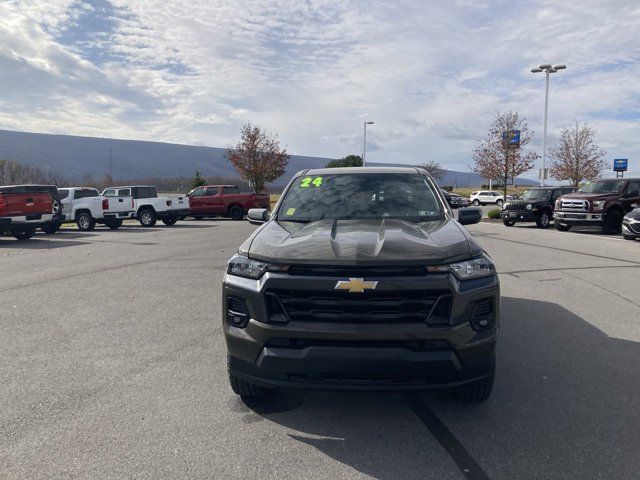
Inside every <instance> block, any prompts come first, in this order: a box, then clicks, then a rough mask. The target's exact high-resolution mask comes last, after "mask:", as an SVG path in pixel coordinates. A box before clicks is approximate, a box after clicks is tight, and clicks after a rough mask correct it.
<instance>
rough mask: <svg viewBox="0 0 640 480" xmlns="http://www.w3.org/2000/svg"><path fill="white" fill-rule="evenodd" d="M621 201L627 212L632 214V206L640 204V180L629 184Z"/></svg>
mask: <svg viewBox="0 0 640 480" xmlns="http://www.w3.org/2000/svg"><path fill="white" fill-rule="evenodd" d="M621 201H622V205H624V211H625V212H630V211H631V210H632V209H633V207H632V206H631V205H635V204H637V203H640V180H631V181H630V182H629V184H628V185H627V190H626V191H625V193H624V195H623V196H622V199H621Z"/></svg>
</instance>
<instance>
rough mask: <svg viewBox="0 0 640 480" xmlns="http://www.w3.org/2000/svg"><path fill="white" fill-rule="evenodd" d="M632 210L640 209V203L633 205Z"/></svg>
mask: <svg viewBox="0 0 640 480" xmlns="http://www.w3.org/2000/svg"><path fill="white" fill-rule="evenodd" d="M631 208H640V203H632V204H631Z"/></svg>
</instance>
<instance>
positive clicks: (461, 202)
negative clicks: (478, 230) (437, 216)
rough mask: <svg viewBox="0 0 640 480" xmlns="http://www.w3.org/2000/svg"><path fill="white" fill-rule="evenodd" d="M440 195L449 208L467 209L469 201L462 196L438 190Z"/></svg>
mask: <svg viewBox="0 0 640 480" xmlns="http://www.w3.org/2000/svg"><path fill="white" fill-rule="evenodd" d="M440 191H441V192H442V195H444V198H445V199H446V200H447V203H448V204H449V206H450V207H451V208H460V207H468V206H469V199H468V198H465V197H463V196H462V195H458V194H457V193H453V192H447V191H446V190H443V189H440Z"/></svg>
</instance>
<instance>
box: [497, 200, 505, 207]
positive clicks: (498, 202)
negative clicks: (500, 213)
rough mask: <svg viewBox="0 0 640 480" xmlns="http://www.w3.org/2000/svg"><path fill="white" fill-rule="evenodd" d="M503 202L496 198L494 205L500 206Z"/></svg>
mask: <svg viewBox="0 0 640 480" xmlns="http://www.w3.org/2000/svg"><path fill="white" fill-rule="evenodd" d="M503 203H504V202H503V201H502V200H496V205H497V206H498V207H501V206H502V204H503Z"/></svg>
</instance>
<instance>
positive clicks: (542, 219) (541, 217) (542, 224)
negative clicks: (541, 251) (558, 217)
mask: <svg viewBox="0 0 640 480" xmlns="http://www.w3.org/2000/svg"><path fill="white" fill-rule="evenodd" d="M550 223H551V216H550V215H549V212H540V213H539V214H538V216H537V217H536V226H537V227H538V228H549V224H550Z"/></svg>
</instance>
